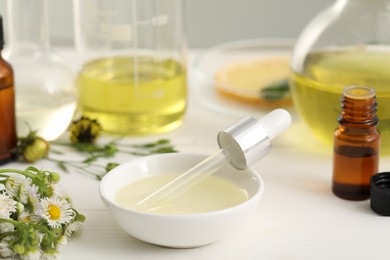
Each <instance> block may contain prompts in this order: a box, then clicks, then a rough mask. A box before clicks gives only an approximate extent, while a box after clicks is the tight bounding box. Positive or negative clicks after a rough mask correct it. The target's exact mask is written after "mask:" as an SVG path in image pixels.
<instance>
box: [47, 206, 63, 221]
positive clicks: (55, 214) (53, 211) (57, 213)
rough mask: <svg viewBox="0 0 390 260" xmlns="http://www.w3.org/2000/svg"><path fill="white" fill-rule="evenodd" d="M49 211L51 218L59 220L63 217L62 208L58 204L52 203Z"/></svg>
mask: <svg viewBox="0 0 390 260" xmlns="http://www.w3.org/2000/svg"><path fill="white" fill-rule="evenodd" d="M47 212H48V213H49V215H50V219H51V220H58V219H59V218H60V217H61V209H60V208H59V207H57V206H56V205H53V204H50V205H49V207H48V211H47Z"/></svg>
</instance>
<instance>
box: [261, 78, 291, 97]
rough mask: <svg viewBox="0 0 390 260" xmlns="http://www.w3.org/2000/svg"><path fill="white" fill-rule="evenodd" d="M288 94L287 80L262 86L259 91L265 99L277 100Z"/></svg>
mask: <svg viewBox="0 0 390 260" xmlns="http://www.w3.org/2000/svg"><path fill="white" fill-rule="evenodd" d="M289 94H290V89H289V86H288V80H287V79H286V80H282V81H279V82H275V83H273V84H271V85H270V86H267V87H265V88H263V89H262V90H261V91H260V96H261V97H262V98H264V99H265V100H269V101H277V100H280V99H282V98H285V97H287V96H288V95H289Z"/></svg>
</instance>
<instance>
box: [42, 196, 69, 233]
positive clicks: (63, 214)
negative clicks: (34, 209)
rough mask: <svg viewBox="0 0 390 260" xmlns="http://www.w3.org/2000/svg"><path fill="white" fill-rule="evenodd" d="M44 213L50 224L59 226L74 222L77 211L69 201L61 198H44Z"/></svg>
mask: <svg viewBox="0 0 390 260" xmlns="http://www.w3.org/2000/svg"><path fill="white" fill-rule="evenodd" d="M41 205H42V215H41V217H42V218H44V219H45V220H46V221H47V223H48V225H49V226H50V227H52V228H59V227H61V225H62V224H68V223H70V222H72V220H73V218H74V217H75V212H74V211H73V209H72V208H71V205H70V204H69V202H68V201H66V200H64V199H59V198H44V199H42V200H41Z"/></svg>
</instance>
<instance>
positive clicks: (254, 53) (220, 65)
mask: <svg viewBox="0 0 390 260" xmlns="http://www.w3.org/2000/svg"><path fill="white" fill-rule="evenodd" d="M293 46H294V40H293V39H284V38H272V39H247V40H240V41H234V42H228V43H223V44H219V45H216V46H214V47H211V48H209V49H207V50H205V51H203V52H200V53H199V54H198V55H196V56H195V57H194V60H193V63H192V64H191V66H192V70H193V76H194V81H195V82H196V86H195V88H196V90H195V91H194V93H193V95H194V96H195V98H196V100H197V101H199V102H200V103H201V104H202V105H204V106H205V107H207V108H209V109H212V110H214V111H216V112H220V113H224V114H228V115H233V116H243V115H252V116H256V117H258V116H262V115H265V114H266V113H268V112H270V111H271V110H273V109H276V108H284V109H286V110H288V111H289V112H291V113H293V112H294V111H293V110H294V109H293V106H292V99H291V96H290V95H287V96H285V97H283V98H281V99H279V100H278V101H276V102H275V101H274V100H272V101H270V102H268V101H267V100H264V99H263V98H262V97H261V95H260V92H259V89H256V88H254V89H251V88H250V87H249V88H242V87H237V86H235V85H234V83H235V82H222V81H221V77H220V75H221V71H224V72H222V73H224V74H226V73H225V72H226V71H229V70H230V71H231V69H232V68H240V70H241V71H242V73H244V74H245V73H249V72H245V69H246V68H248V69H251V70H253V69H254V66H255V67H256V68H258V69H259V70H261V71H259V77H261V76H262V75H264V76H266V77H267V78H269V75H270V74H278V73H277V72H274V71H272V68H274V67H275V66H274V65H275V63H278V62H280V60H284V61H283V66H284V67H285V68H283V69H284V72H283V73H282V74H283V75H285V74H286V70H288V71H289V59H290V56H291V53H292V50H293ZM285 60H287V62H285ZM270 63H271V64H270ZM252 65H254V66H252ZM276 67H277V68H278V70H279V69H280V67H281V66H280V65H277V66H276ZM240 73H241V72H240ZM252 74H253V73H252ZM260 74H262V75H260ZM279 74H280V73H279ZM271 78H272V77H271ZM274 78H275V79H277V75H276V76H275V77H274ZM257 80H260V82H263V79H257ZM285 80H287V77H285ZM275 83H278V82H276V81H275ZM221 90H222V91H221ZM225 90H226V91H225ZM257 97H258V98H259V100H256V98H257ZM262 99H263V100H262ZM264 101H265V102H264Z"/></svg>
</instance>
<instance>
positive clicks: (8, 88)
mask: <svg viewBox="0 0 390 260" xmlns="http://www.w3.org/2000/svg"><path fill="white" fill-rule="evenodd" d="M3 46H4V34H3V19H2V17H1V16H0V164H4V163H6V162H8V161H10V160H12V159H13V158H14V153H13V150H14V149H15V148H16V144H17V137H16V126H15V93H14V76H13V70H12V67H11V65H10V64H8V63H7V62H6V61H5V60H4V59H3V57H2V56H1V51H2V50H3Z"/></svg>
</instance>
